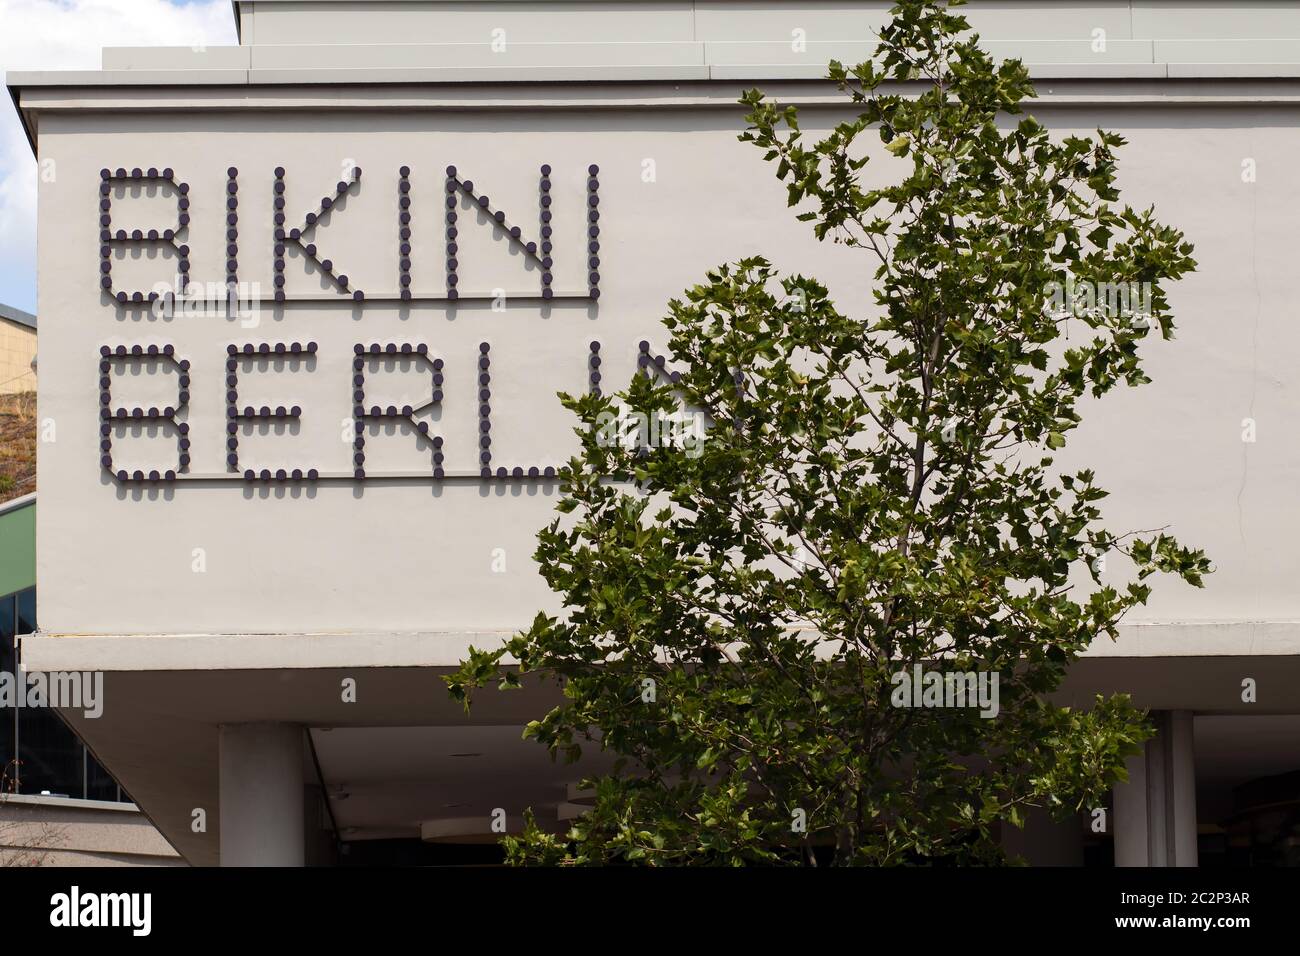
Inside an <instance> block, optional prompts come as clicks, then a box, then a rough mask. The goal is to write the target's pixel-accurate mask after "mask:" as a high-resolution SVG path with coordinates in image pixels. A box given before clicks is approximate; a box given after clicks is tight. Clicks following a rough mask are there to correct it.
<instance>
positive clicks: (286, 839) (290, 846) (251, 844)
mask: <svg viewBox="0 0 1300 956" xmlns="http://www.w3.org/2000/svg"><path fill="white" fill-rule="evenodd" d="M302 734H303V731H302V728H301V727H299V726H297V725H295V724H223V725H222V726H221V730H220V744H219V748H220V768H221V865H222V866H302V865H303V864H304V862H305V849H304V839H303V834H304V832H305V831H304V828H303V778H302V773H303V769H302V768H303V740H302Z"/></svg>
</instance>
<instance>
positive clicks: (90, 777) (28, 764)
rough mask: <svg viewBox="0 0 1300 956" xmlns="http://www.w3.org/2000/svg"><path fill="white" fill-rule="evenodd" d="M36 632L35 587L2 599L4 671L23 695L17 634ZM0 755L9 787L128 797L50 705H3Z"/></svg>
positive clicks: (0, 642)
mask: <svg viewBox="0 0 1300 956" xmlns="http://www.w3.org/2000/svg"><path fill="white" fill-rule="evenodd" d="M35 630H36V589H35V588H28V589H27V590H26V591H19V592H18V593H17V594H10V595H8V596H6V597H3V598H0V671H2V672H4V673H5V674H12V675H14V681H15V685H16V687H15V690H16V692H17V693H19V694H25V693H26V675H24V674H23V673H22V671H21V669H20V661H19V659H18V654H17V652H16V648H15V644H14V635H15V634H30V633H32V632H33V631H35ZM15 755H16V760H15ZM0 758H2V759H3V760H4V766H6V767H7V768H8V770H7V774H6V780H5V787H6V789H10V790H16V791H17V792H19V793H27V794H39V793H49V794H51V795H56V796H61V797H75V798H77V799H87V800H126V799H129V798H128V797H127V796H126V794H124V793H122V790H121V788H120V787H119V786H118V785H117V781H115V780H114V779H113V778H112V777H110V776H109V775H108V771H106V770H105V769H104V768H103V767H102V766H100V764H99V761H97V760H95V758H94V757H92V756H90V753H89V751H87V750H86V747H85V745H84V744H83V743H82V742H81V741H80V740H79V739H78V738H77V735H76V734H74V733H73V732H72V731H71V730H70V729H69V728H68V725H67V724H65V723H64V722H63V721H62V719H60V717H59V715H58V714H57V713H56V712H55V711H54V710H52V709H50V708H49V707H21V708H15V707H4V708H0Z"/></svg>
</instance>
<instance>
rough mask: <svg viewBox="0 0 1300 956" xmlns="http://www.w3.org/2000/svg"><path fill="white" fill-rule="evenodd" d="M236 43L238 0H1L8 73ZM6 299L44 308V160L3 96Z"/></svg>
mask: <svg viewBox="0 0 1300 956" xmlns="http://www.w3.org/2000/svg"><path fill="white" fill-rule="evenodd" d="M234 43H235V22H234V16H233V14H232V13H231V5H230V0H0V71H5V72H7V71H9V70H78V69H79V70H86V69H97V68H98V67H99V54H100V49H101V48H102V47H106V46H197V45H199V44H204V45H212V46H219V45H223V44H234ZM0 302H4V303H6V304H7V305H12V306H15V307H17V308H19V309H25V310H27V311H28V312H38V309H37V301H36V161H35V159H34V158H33V156H32V152H31V147H30V146H29V145H28V143H27V137H26V136H25V135H24V133H23V131H22V126H21V124H20V123H19V121H18V115H17V113H16V112H15V110H14V107H13V104H12V101H11V100H10V97H9V96H8V94H7V91H6V93H5V95H3V96H0Z"/></svg>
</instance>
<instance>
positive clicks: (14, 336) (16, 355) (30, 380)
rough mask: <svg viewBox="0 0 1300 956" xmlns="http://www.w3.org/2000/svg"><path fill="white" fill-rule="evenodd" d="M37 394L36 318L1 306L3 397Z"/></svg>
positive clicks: (0, 391) (0, 387)
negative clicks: (21, 393) (29, 393)
mask: <svg viewBox="0 0 1300 956" xmlns="http://www.w3.org/2000/svg"><path fill="white" fill-rule="evenodd" d="M35 390H36V316H34V315H32V314H30V313H28V312H24V311H23V310H22V309H15V308H14V307H13V306H8V305H5V304H4V303H2V302H0V395H12V394H15V393H19V392H34V391H35Z"/></svg>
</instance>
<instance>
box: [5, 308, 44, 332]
mask: <svg viewBox="0 0 1300 956" xmlns="http://www.w3.org/2000/svg"><path fill="white" fill-rule="evenodd" d="M0 319H5V320H7V321H9V322H16V323H17V324H18V325H25V326H27V328H29V329H34V328H36V316H34V315H32V314H31V313H30V312H24V311H23V310H22V309H15V308H14V307H13V306H12V305H5V304H4V303H3V302H0Z"/></svg>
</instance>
